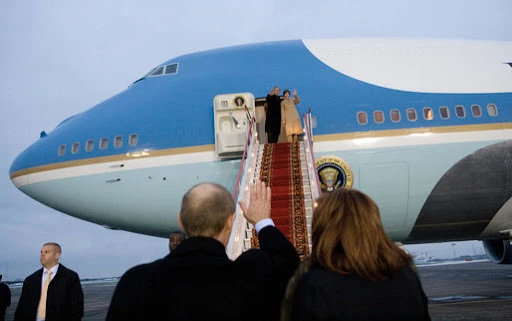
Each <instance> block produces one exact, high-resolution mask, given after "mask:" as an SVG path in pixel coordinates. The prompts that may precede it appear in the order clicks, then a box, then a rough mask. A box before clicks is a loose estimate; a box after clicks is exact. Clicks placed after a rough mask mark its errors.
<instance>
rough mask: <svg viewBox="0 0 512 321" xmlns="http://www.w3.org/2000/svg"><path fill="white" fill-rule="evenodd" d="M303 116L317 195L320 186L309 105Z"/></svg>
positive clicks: (319, 191)
mask: <svg viewBox="0 0 512 321" xmlns="http://www.w3.org/2000/svg"><path fill="white" fill-rule="evenodd" d="M302 117H303V118H304V127H306V128H305V129H306V130H305V131H306V139H307V140H308V144H309V150H310V155H311V160H312V162H313V164H312V165H313V166H315V171H314V172H315V178H316V186H317V189H318V195H320V194H322V189H321V188H320V179H319V177H318V171H317V170H316V162H315V154H314V153H313V129H312V128H311V107H308V113H307V114H302Z"/></svg>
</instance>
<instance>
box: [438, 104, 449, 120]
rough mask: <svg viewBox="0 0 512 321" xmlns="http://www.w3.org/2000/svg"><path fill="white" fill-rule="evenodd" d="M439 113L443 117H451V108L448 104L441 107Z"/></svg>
mask: <svg viewBox="0 0 512 321" xmlns="http://www.w3.org/2000/svg"><path fill="white" fill-rule="evenodd" d="M439 114H440V115H441V118H442V119H448V118H450V110H449V109H448V107H446V106H442V107H439Z"/></svg>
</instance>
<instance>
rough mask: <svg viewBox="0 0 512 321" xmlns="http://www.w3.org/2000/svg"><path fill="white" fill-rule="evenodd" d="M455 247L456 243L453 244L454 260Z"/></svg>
mask: <svg viewBox="0 0 512 321" xmlns="http://www.w3.org/2000/svg"><path fill="white" fill-rule="evenodd" d="M455 245H456V243H452V248H453V258H455Z"/></svg>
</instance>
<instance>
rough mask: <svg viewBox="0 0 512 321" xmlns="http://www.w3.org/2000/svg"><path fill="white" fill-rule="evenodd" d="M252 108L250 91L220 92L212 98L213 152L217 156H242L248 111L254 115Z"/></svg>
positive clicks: (252, 100) (252, 97)
mask: <svg viewBox="0 0 512 321" xmlns="http://www.w3.org/2000/svg"><path fill="white" fill-rule="evenodd" d="M246 107H247V109H246ZM254 109H255V108H254V96H253V95H252V94H251V93H236V94H222V95H217V96H215V97H214V98H213V119H214V127H215V152H216V154H217V157H218V158H237V157H241V156H242V154H243V152H244V147H245V139H246V138H247V132H248V129H249V119H248V113H249V114H250V115H254Z"/></svg>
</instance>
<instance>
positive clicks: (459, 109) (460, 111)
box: [455, 105, 466, 118]
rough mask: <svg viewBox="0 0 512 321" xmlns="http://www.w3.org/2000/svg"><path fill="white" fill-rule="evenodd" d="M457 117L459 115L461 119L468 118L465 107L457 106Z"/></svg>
mask: <svg viewBox="0 0 512 321" xmlns="http://www.w3.org/2000/svg"><path fill="white" fill-rule="evenodd" d="M455 115H457V117H459V118H464V117H466V110H465V109H464V106H462V105H460V106H455Z"/></svg>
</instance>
